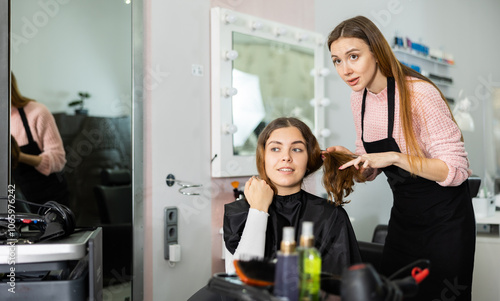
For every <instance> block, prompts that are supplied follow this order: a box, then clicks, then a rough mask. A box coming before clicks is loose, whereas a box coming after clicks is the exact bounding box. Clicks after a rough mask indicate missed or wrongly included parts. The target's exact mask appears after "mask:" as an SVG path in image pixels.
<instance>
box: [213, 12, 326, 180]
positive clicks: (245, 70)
mask: <svg viewBox="0 0 500 301" xmlns="http://www.w3.org/2000/svg"><path fill="white" fill-rule="evenodd" d="M323 49H324V37H323V36H322V35H320V34H318V33H315V32H311V31H307V30H303V29H299V28H296V27H291V26H287V25H284V24H280V23H277V22H272V21H269V20H264V19H260V18H257V17H253V16H249V15H246V14H242V13H238V12H234V11H231V10H228V9H224V8H219V7H216V8H212V11H211V50H212V52H211V55H212V57H211V60H212V65H211V68H212V69H211V70H212V73H211V76H212V77H211V82H212V176H213V177H235V176H248V175H253V174H256V173H257V171H256V167H255V149H256V145H257V137H258V135H259V133H260V132H261V131H262V129H263V128H264V127H265V126H266V125H267V123H269V122H270V121H272V120H273V119H275V118H277V117H281V116H294V117H297V118H299V119H301V120H302V121H304V122H305V123H306V124H307V125H309V127H310V128H311V129H313V131H314V132H315V133H316V136H317V138H318V140H319V141H320V144H322V143H323V140H324V139H323V138H324V137H326V136H328V133H329V132H328V130H326V129H324V118H323V116H324V112H323V111H324V107H325V106H326V105H328V103H329V101H328V100H327V99H325V98H324V76H326V75H328V73H329V71H328V69H326V68H325V67H324V59H323V51H324V50H323Z"/></svg>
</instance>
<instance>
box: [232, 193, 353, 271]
mask: <svg viewBox="0 0 500 301" xmlns="http://www.w3.org/2000/svg"><path fill="white" fill-rule="evenodd" d="M249 208H250V206H249V204H248V203H247V202H246V200H239V201H234V202H232V203H229V204H226V205H225V206H224V241H225V244H226V248H227V249H228V250H229V252H231V254H234V252H235V250H236V248H237V247H238V243H239V241H240V239H241V235H242V233H243V229H244V228H245V223H246V220H247V216H248V210H249ZM268 213H269V218H268V221H267V230H266V246H265V254H264V256H265V258H266V259H274V258H276V252H277V251H278V250H279V247H280V242H281V238H282V236H283V227H286V226H292V227H294V228H295V240H296V241H297V243H298V242H299V241H300V239H299V237H300V233H301V232H302V222H303V221H312V222H313V223H314V227H313V229H314V237H315V242H314V244H315V247H316V248H317V249H318V250H319V251H320V253H321V258H322V271H323V272H327V273H332V274H335V275H341V274H342V272H343V270H344V269H345V268H347V267H349V266H350V265H352V264H354V263H359V262H361V256H360V253H359V248H358V243H357V240H356V236H355V234H354V231H353V229H352V225H351V222H350V220H349V216H348V215H347V212H346V211H345V210H344V208H342V207H341V206H338V207H336V206H335V205H334V204H333V203H329V202H328V201H327V200H326V199H323V198H320V197H317V196H315V195H312V194H310V193H307V192H306V191H303V190H301V191H299V192H297V193H295V194H292V195H287V196H279V195H277V196H274V198H273V202H272V203H271V206H270V207H269V210H268Z"/></svg>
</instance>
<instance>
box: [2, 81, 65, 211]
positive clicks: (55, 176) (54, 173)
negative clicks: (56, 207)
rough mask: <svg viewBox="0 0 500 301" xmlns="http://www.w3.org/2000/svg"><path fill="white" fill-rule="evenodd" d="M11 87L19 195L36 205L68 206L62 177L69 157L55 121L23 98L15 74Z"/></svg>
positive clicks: (39, 106)
mask: <svg viewBox="0 0 500 301" xmlns="http://www.w3.org/2000/svg"><path fill="white" fill-rule="evenodd" d="M11 83H12V84H11V113H10V132H11V135H12V137H13V138H14V139H15V141H16V142H17V144H18V145H19V153H18V154H17V162H18V163H17V166H16V167H15V168H14V169H13V171H12V176H13V179H14V183H15V185H16V191H17V190H21V192H22V194H23V195H24V197H25V199H26V200H27V201H30V202H33V203H38V204H43V203H46V202H48V201H56V202H58V203H60V204H64V205H67V203H68V189H67V184H66V180H65V178H64V175H63V174H62V170H63V168H64V165H65V164H66V155H65V152H64V148H63V143H62V139H61V136H60V134H59V131H58V129H57V125H56V123H55V120H54V117H53V116H52V114H51V113H50V111H49V110H48V109H47V107H45V106H44V105H43V104H41V103H38V102H36V101H34V100H32V99H29V98H27V97H24V96H22V95H21V93H20V92H19V88H18V85H17V81H16V78H15V77H14V74H12V79H11Z"/></svg>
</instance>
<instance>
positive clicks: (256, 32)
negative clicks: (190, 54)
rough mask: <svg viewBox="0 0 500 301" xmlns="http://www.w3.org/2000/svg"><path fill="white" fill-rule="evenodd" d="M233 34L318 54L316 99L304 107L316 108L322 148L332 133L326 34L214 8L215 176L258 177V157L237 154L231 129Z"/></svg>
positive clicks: (213, 163)
mask: <svg viewBox="0 0 500 301" xmlns="http://www.w3.org/2000/svg"><path fill="white" fill-rule="evenodd" d="M233 32H239V33H242V34H246V35H250V36H255V37H259V38H264V39H267V40H272V41H276V42H280V43H287V44H291V45H294V46H300V47H304V48H309V49H312V50H313V51H314V69H313V70H311V76H314V98H313V99H312V100H311V104H310V103H309V101H307V102H304V106H308V105H314V129H311V130H313V132H314V133H315V135H316V137H317V139H318V141H319V143H320V145H323V144H324V137H327V136H328V134H329V131H328V130H325V128H324V125H325V118H324V115H325V113H324V106H325V104H327V103H328V102H329V101H323V100H325V89H324V85H325V84H324V83H325V80H324V77H325V76H326V75H328V74H329V72H330V71H329V69H328V68H325V66H324V65H325V63H324V48H325V38H324V37H323V35H321V34H319V33H316V32H312V31H308V30H304V29H301V28H297V27H292V26H288V25H284V24H281V23H278V22H273V21H269V20H265V19H261V18H257V17H254V16H250V15H246V14H243V13H239V12H235V11H232V10H229V9H225V8H221V7H214V8H212V9H211V94H212V95H211V99H212V105H211V108H212V113H211V114H212V154H211V156H212V177H214V178H219V177H238V176H251V175H255V174H257V168H256V164H255V155H251V156H250V155H249V156H243V155H234V151H233V135H232V133H231V131H228V130H227V129H228V128H231V126H233V124H232V123H233V122H232V119H233V118H232V117H233V115H232V97H231V96H227V95H226V90H227V89H228V88H231V87H232V65H233V64H232V61H231V60H228V59H226V58H225V53H226V51H230V50H232V49H233V48H232V47H233V46H232V45H233Z"/></svg>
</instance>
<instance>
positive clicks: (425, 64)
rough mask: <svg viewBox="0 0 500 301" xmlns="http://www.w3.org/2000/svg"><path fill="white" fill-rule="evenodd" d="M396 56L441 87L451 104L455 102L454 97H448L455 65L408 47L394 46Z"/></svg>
mask: <svg viewBox="0 0 500 301" xmlns="http://www.w3.org/2000/svg"><path fill="white" fill-rule="evenodd" d="M393 52H394V55H395V56H396V58H397V59H398V60H399V61H400V62H401V63H403V64H405V65H406V66H408V67H410V68H412V69H414V70H416V71H418V72H420V73H422V74H423V75H425V76H426V77H428V78H429V79H430V80H432V82H434V83H435V84H436V85H437V86H438V87H439V89H441V91H442V92H443V94H445V97H446V99H447V101H448V102H449V103H450V104H453V103H454V100H453V98H451V97H448V95H450V94H452V91H451V88H452V87H453V78H451V77H450V75H449V73H450V70H449V69H450V67H454V66H455V65H454V64H451V63H449V62H447V61H445V60H439V59H435V58H432V57H431V56H429V55H424V54H417V53H415V52H413V51H410V50H408V49H407V48H401V47H395V48H393Z"/></svg>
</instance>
